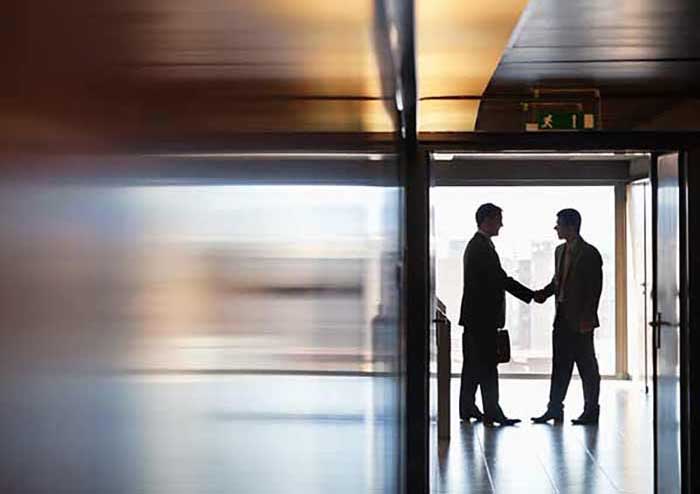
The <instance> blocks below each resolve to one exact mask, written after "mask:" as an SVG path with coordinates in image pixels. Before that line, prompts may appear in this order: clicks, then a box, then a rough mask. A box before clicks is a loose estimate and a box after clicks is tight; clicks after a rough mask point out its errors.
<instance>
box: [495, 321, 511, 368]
mask: <svg viewBox="0 0 700 494" xmlns="http://www.w3.org/2000/svg"><path fill="white" fill-rule="evenodd" d="M509 361H510V337H509V336H508V330H507V329H499V330H498V331H497V332H496V362H498V363H499V364H504V363H506V362H509Z"/></svg>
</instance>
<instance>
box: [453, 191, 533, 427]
mask: <svg viewBox="0 0 700 494" xmlns="http://www.w3.org/2000/svg"><path fill="white" fill-rule="evenodd" d="M476 224H477V226H478V228H479V230H478V231H477V232H476V234H474V237H473V238H472V239H471V240H470V241H469V243H468V244H467V248H466V250H465V251H464V292H463V295H462V307H461V312H460V316H459V324H460V325H461V326H464V333H463V335H462V352H463V356H464V363H463V364H462V382H461V388H460V393H459V412H460V413H459V415H460V418H461V419H462V420H467V421H468V420H469V419H470V418H472V417H474V418H476V419H477V420H481V419H482V418H483V420H484V424H485V425H493V423H494V422H498V423H499V424H501V425H513V424H516V423H518V422H520V420H519V419H509V418H508V417H506V416H505V414H504V413H503V410H501V407H500V405H499V404H498V369H497V362H496V331H497V330H498V329H499V328H502V327H503V326H504V325H505V321H506V295H505V292H506V291H508V292H509V293H511V294H513V295H514V296H516V297H517V298H519V299H520V300H523V301H524V302H527V303H530V301H531V300H532V296H533V292H532V290H530V289H529V288H527V287H525V286H523V285H521V284H520V283H518V282H517V281H515V280H514V279H512V278H510V277H509V276H508V275H507V274H506V273H505V271H503V268H502V267H501V261H500V260H499V258H498V253H496V249H495V248H494V245H493V242H491V237H494V236H496V235H498V231H499V230H500V229H501V227H502V226H503V221H502V212H501V208H499V207H498V206H495V205H493V204H490V203H488V204H483V205H482V206H480V207H479V209H478V210H477V211H476ZM477 386H481V399H482V402H483V404H484V413H483V417H482V413H481V411H480V410H479V409H478V408H477V407H476V404H475V403H474V395H475V394H476V388H477Z"/></svg>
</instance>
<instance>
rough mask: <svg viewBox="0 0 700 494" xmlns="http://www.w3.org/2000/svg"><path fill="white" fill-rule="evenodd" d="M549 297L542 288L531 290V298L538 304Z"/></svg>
mask: <svg viewBox="0 0 700 494" xmlns="http://www.w3.org/2000/svg"><path fill="white" fill-rule="evenodd" d="M548 298H549V295H547V294H546V293H545V291H544V290H535V291H533V292H532V299H533V300H534V301H535V302H537V303H538V304H543V303H545V301H546V300H547V299H548Z"/></svg>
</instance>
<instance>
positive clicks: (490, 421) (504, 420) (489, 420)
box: [484, 415, 521, 427]
mask: <svg viewBox="0 0 700 494" xmlns="http://www.w3.org/2000/svg"><path fill="white" fill-rule="evenodd" d="M494 422H495V423H498V424H499V425H515V424H519V423H520V422H521V420H520V419H509V418H508V417H506V416H505V415H504V416H502V417H496V418H493V417H487V416H486V415H484V425H485V426H486V427H495V425H494Z"/></svg>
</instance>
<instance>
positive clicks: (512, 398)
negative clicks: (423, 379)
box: [430, 379, 654, 494]
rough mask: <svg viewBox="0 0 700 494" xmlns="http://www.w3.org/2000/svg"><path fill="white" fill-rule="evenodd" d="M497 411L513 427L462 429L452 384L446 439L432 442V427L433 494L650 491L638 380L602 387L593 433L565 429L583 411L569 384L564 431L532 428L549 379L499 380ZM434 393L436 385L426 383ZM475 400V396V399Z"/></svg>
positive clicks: (647, 419)
mask: <svg viewBox="0 0 700 494" xmlns="http://www.w3.org/2000/svg"><path fill="white" fill-rule="evenodd" d="M500 384H501V386H500V396H501V400H500V402H501V405H502V407H503V409H504V411H505V413H506V414H507V415H508V416H511V417H519V418H521V419H523V423H522V424H520V425H518V426H516V427H507V428H500V429H495V430H492V429H486V428H484V427H483V425H481V424H474V425H465V424H463V423H460V421H459V415H458V406H459V404H458V396H459V379H453V380H452V386H451V398H452V399H451V406H452V423H451V439H450V441H449V442H441V443H442V444H441V445H440V446H439V447H438V444H437V442H438V441H436V435H437V423H436V422H435V421H433V422H432V423H431V469H430V472H431V473H430V475H431V486H433V487H434V488H435V489H436V490H437V492H455V491H458V492H459V491H461V490H462V489H463V488H464V486H466V485H468V486H469V487H470V490H469V492H474V493H477V494H480V493H484V494H486V493H491V492H494V490H495V492H549V491H553V492H635V493H640V494H644V493H651V492H653V471H654V468H653V464H654V463H653V426H652V418H653V409H652V405H653V402H652V397H651V396H650V395H645V394H644V392H643V389H644V386H643V382H638V381H603V383H602V384H601V400H600V404H601V415H600V424H599V425H598V426H597V427H577V426H573V425H571V424H570V422H569V419H571V418H575V417H576V416H578V414H579V413H580V412H581V411H582V409H583V399H582V392H581V387H580V382H578V381H574V382H572V384H571V386H570V388H569V392H568V395H567V399H566V402H565V413H566V417H565V418H566V420H565V421H564V424H562V425H561V426H551V425H535V424H531V423H530V421H529V418H530V417H532V416H536V415H540V414H541V413H542V412H543V411H544V409H545V407H546V404H547V400H548V392H549V382H548V381H546V380H523V379H517V380H509V379H501V380H500ZM431 389H435V380H432V381H431ZM477 402H478V403H479V406H481V404H480V397H479V396H478V393H477Z"/></svg>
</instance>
